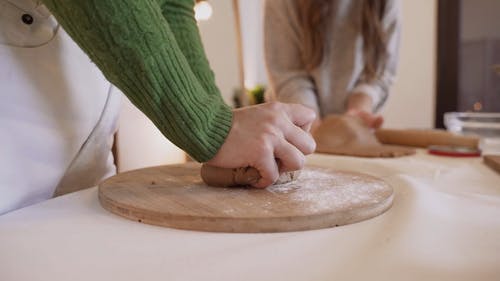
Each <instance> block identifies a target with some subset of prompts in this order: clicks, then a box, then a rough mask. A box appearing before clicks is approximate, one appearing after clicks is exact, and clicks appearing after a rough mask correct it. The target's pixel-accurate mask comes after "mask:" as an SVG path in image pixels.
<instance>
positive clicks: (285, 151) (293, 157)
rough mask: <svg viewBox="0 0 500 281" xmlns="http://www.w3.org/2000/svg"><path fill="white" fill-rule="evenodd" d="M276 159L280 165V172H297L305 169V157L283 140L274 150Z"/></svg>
mask: <svg viewBox="0 0 500 281" xmlns="http://www.w3.org/2000/svg"><path fill="white" fill-rule="evenodd" d="M274 157H275V158H276V159H277V160H278V161H277V162H278V163H279V172H280V173H283V172H291V171H297V170H300V169H302V167H304V163H305V156H304V154H302V152H300V150H298V149H297V148H296V147H295V146H293V145H291V144H290V143H288V142H287V141H286V140H283V141H282V142H281V144H279V145H278V146H276V148H275V149H274Z"/></svg>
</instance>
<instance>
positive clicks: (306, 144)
mask: <svg viewBox="0 0 500 281" xmlns="http://www.w3.org/2000/svg"><path fill="white" fill-rule="evenodd" d="M283 136H284V137H285V139H286V141H287V142H289V143H290V144H292V145H293V146H295V147H296V148H297V149H298V150H300V151H301V152H302V153H303V154H306V155H307V154H311V153H313V152H314V150H315V149H316V142H315V141H314V138H313V137H312V136H311V134H310V133H308V132H306V131H304V130H302V129H301V128H299V127H297V126H295V125H293V124H291V123H289V124H288V126H287V127H286V128H284V129H283Z"/></svg>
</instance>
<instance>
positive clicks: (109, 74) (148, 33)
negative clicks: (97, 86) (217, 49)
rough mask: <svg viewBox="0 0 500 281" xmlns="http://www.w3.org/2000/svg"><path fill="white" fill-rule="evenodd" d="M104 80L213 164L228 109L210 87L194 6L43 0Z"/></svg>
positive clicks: (152, 0)
mask: <svg viewBox="0 0 500 281" xmlns="http://www.w3.org/2000/svg"><path fill="white" fill-rule="evenodd" d="M44 3H45V5H46V6H47V7H48V8H49V9H50V10H51V11H52V13H53V14H54V16H55V17H56V18H57V20H58V21H59V23H60V24H61V25H62V26H63V27H64V29H65V30H66V31H67V32H68V34H69V35H70V36H71V37H72V38H73V40H74V41H75V42H76V43H77V44H78V45H79V46H80V47H81V48H82V49H83V50H84V51H85V52H86V53H87V54H88V55H89V57H90V58H91V59H92V61H93V62H94V63H95V64H96V65H97V66H98V67H99V68H100V69H101V71H102V72H103V74H104V76H106V78H107V79H108V80H109V81H110V82H112V83H113V84H114V85H116V86H117V87H118V88H120V89H121V90H122V91H123V93H124V94H125V95H127V97H128V98H129V99H130V100H131V101H132V103H134V104H135V105H136V106H137V107H138V108H139V109H140V110H142V111H143V112H144V113H145V114H146V115H147V116H148V117H149V118H150V119H151V120H152V121H153V123H154V124H155V125H156V126H157V127H158V129H160V131H161V132H162V133H163V134H164V135H165V136H166V137H167V138H168V139H169V140H170V141H172V142H173V143H174V144H176V145H177V146H179V147H180V148H182V149H183V150H185V151H186V152H187V153H189V154H190V155H191V156H192V157H193V158H195V159H196V160H198V161H200V162H204V161H207V160H209V159H210V158H212V157H213V156H214V155H215V154H216V153H217V151H218V150H219V148H220V147H221V145H222V144H223V143H224V140H225V138H226V136H227V134H228V133H229V130H230V128H231V123H232V111H231V108H230V107H229V106H228V105H226V104H225V103H224V101H223V99H222V97H221V95H220V92H219V90H218V88H217V86H216V85H215V79H214V74H213V72H212V71H211V69H210V66H209V64H208V61H207V59H206V56H205V53H204V50H203V46H202V43H201V39H200V35H199V32H198V27H197V25H196V21H195V19H194V12H193V6H194V0H84V1H82V0H65V1H61V0H44Z"/></svg>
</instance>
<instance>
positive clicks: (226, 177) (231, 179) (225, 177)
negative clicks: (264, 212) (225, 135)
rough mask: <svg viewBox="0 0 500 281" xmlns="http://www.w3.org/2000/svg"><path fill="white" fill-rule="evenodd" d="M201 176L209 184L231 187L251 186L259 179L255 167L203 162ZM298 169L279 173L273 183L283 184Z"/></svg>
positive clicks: (290, 179)
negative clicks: (232, 167) (231, 167)
mask: <svg viewBox="0 0 500 281" xmlns="http://www.w3.org/2000/svg"><path fill="white" fill-rule="evenodd" d="M200 174H201V178H202V179H203V181H204V182H205V183H206V184H207V185H210V186H217V187H231V186H251V185H253V184H256V183H257V182H258V181H259V180H260V178H261V177H260V174H259V171H257V169H255V168H252V167H244V168H235V169H226V168H219V167H214V166H211V165H207V164H203V165H202V166H201V171H200ZM299 174H300V171H293V172H285V173H282V174H281V175H280V177H279V178H278V180H277V181H276V182H275V183H274V184H283V183H287V182H290V181H293V180H295V179H297V178H298V176H299Z"/></svg>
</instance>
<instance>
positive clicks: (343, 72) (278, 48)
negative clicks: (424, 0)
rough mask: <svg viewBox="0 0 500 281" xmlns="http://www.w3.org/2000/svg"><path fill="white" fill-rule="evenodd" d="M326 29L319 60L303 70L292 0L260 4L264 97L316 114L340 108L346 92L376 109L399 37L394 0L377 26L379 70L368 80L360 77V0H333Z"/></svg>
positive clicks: (383, 94) (387, 81) (393, 63)
mask: <svg viewBox="0 0 500 281" xmlns="http://www.w3.org/2000/svg"><path fill="white" fill-rule="evenodd" d="M335 2H336V5H338V6H335V8H334V9H333V13H332V21H331V26H329V27H328V31H327V42H326V43H327V44H326V47H325V52H324V56H323V61H322V62H321V64H320V65H319V66H318V67H316V68H315V69H314V70H313V71H311V72H308V71H306V69H305V67H304V63H303V62H302V59H301V58H302V53H301V52H302V48H303V47H302V46H303V44H302V42H304V40H305V39H304V34H303V32H302V29H301V27H300V23H299V13H298V7H297V1H295V0H268V1H266V4H265V17H264V18H265V23H264V34H265V35H264V36H265V37H264V44H265V60H266V66H267V71H268V76H269V80H270V91H269V92H268V98H269V99H277V100H279V101H282V102H289V103H300V104H303V105H305V106H308V107H311V108H313V109H314V110H316V112H317V113H319V114H320V116H325V115H327V114H332V113H342V112H344V111H345V105H346V101H347V98H348V97H349V95H350V94H352V93H356V92H358V93H359V92H361V93H365V94H367V95H369V96H370V97H371V98H372V101H373V105H374V108H373V109H374V110H375V111H377V110H378V109H380V107H381V106H382V105H383V104H384V102H385V101H386V99H387V96H388V93H389V88H390V86H391V85H392V83H393V81H394V77H395V74H396V65H397V59H398V58H397V57H398V45H399V37H400V18H399V3H398V0H389V1H388V3H387V7H386V12H385V15H384V18H383V26H384V28H385V29H386V30H387V33H388V35H389V40H388V46H387V51H388V58H387V62H386V65H385V69H383V71H381V73H380V75H379V76H378V77H377V78H376V79H375V80H374V81H372V82H367V81H363V79H362V72H363V68H364V60H363V39H362V35H361V26H360V19H361V6H362V5H361V4H362V0H338V1H335Z"/></svg>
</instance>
